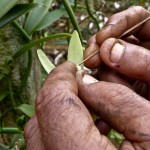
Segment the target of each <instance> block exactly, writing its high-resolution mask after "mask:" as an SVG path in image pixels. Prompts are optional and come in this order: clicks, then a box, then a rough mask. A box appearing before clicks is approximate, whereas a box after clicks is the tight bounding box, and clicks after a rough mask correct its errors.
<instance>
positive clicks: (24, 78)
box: [13, 21, 32, 95]
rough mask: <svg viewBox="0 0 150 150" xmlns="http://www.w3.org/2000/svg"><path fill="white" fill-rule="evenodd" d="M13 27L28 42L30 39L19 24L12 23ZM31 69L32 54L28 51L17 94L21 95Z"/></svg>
mask: <svg viewBox="0 0 150 150" xmlns="http://www.w3.org/2000/svg"><path fill="white" fill-rule="evenodd" d="M13 23H14V25H15V26H16V27H17V28H18V30H19V31H20V32H21V33H22V35H23V37H24V38H25V39H26V40H27V41H28V42H30V41H31V38H30V37H29V35H28V34H27V32H26V31H25V30H24V29H23V28H22V27H21V26H20V24H19V23H18V22H17V21H14V22H13ZM31 67H32V52H31V50H30V51H28V64H27V68H26V70H25V74H24V76H23V79H22V80H21V84H20V88H19V90H18V94H19V95H21V93H22V92H23V89H24V88H25V86H26V83H27V80H28V77H29V74H30V71H31Z"/></svg>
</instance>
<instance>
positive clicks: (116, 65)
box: [79, 6, 150, 150]
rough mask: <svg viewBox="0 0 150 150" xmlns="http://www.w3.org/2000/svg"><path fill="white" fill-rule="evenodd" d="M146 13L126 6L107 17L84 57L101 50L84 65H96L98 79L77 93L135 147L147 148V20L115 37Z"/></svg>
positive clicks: (149, 78) (149, 131)
mask: <svg viewBox="0 0 150 150" xmlns="http://www.w3.org/2000/svg"><path fill="white" fill-rule="evenodd" d="M149 16H150V12H148V11H147V10H145V9H144V8H142V7H139V6H136V7H132V8H129V9H127V10H125V11H123V12H120V13H118V14H115V15H113V16H112V17H110V18H109V19H108V22H107V23H106V25H105V27H104V29H103V30H102V31H100V32H98V33H97V34H96V35H94V36H93V37H91V39H90V40H89V43H88V47H87V48H86V51H85V58H86V57H88V56H89V55H90V54H92V53H94V52H95V51H97V50H100V52H99V54H97V55H95V56H94V57H92V58H91V59H89V60H88V61H86V62H85V65H86V66H87V67H89V68H98V70H99V79H100V80H101V82H98V83H95V84H91V85H87V86H86V87H85V85H84V86H82V91H84V88H85V89H86V95H84V93H82V94H81V95H80V97H81V99H82V101H83V102H84V103H86V105H88V106H90V107H92V108H93V110H96V112H97V113H98V114H99V115H100V117H101V118H102V119H103V121H104V122H106V123H108V124H109V125H111V126H112V127H113V128H115V129H116V130H117V131H119V132H120V133H123V134H124V136H125V138H126V140H128V144H129V143H130V142H131V143H132V144H131V143H130V144H131V145H130V146H131V147H132V148H131V149H136V150H140V149H150V123H149V119H150V115H149V109H150V102H149V101H148V100H150V51H149V49H150V28H149V26H150V20H149V21H147V22H146V23H145V24H143V25H141V26H140V27H138V28H137V29H135V30H134V31H132V33H130V34H129V35H128V36H127V37H125V38H123V39H122V40H120V39H117V37H119V36H120V35H122V33H123V32H125V31H126V30H127V29H129V28H131V27H132V26H134V25H135V24H137V23H139V22H141V21H142V20H144V19H146V18H147V17H149ZM102 81H103V82H102ZM104 81H105V82H104ZM106 81H107V82H106ZM108 82H111V83H108ZM123 85H124V86H123ZM83 87H84V88H83ZM127 87H128V88H127ZM94 88H95V89H96V90H94ZM87 89H88V90H87ZM92 89H93V90H92ZM130 89H131V90H130ZM79 91H80V90H79ZM105 91H106V92H105ZM134 92H135V93H137V94H138V95H137V94H135V93H134ZM87 93H88V94H87ZM90 93H95V95H94V94H93V95H92V97H90ZM139 95H140V96H139ZM87 97H88V99H87ZM96 106H97V109H96ZM129 141H130V142H129ZM125 142H127V141H125ZM123 146H125V145H124V144H122V147H123ZM126 146H127V145H126Z"/></svg>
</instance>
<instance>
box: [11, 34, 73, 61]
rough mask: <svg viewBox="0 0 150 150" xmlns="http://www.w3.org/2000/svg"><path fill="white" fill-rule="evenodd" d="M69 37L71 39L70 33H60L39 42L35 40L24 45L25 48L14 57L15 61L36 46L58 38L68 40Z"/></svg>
mask: <svg viewBox="0 0 150 150" xmlns="http://www.w3.org/2000/svg"><path fill="white" fill-rule="evenodd" d="M67 37H69V38H70V37H71V34H69V33H58V34H52V35H50V36H48V37H45V38H42V39H39V40H35V41H32V42H30V43H28V44H26V45H24V47H22V48H21V49H20V50H19V51H18V52H16V53H15V54H14V56H13V58H14V59H16V58H18V57H19V56H21V55H22V54H24V53H25V52H27V51H29V50H30V49H31V48H32V47H33V46H35V45H39V44H40V43H43V42H45V41H48V40H52V39H56V38H67Z"/></svg>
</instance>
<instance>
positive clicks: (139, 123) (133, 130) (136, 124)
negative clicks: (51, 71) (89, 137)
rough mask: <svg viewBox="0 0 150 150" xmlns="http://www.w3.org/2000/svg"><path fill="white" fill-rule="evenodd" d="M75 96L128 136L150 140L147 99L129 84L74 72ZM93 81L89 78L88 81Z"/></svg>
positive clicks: (140, 140)
mask: <svg viewBox="0 0 150 150" xmlns="http://www.w3.org/2000/svg"><path fill="white" fill-rule="evenodd" d="M77 81H78V87H79V97H80V98H81V99H82V101H83V102H84V103H85V105H87V106H88V107H90V108H91V109H92V110H93V111H95V112H96V113H97V114H98V115H100V117H101V119H102V120H104V121H105V122H106V123H107V124H109V125H110V126H112V127H113V128H114V129H116V130H117V131H119V132H120V133H123V134H124V136H125V137H126V138H127V139H128V140H132V141H134V140H136V141H138V142H143V141H147V140H148V141H150V130H149V129H150V123H149V120H150V103H149V102H148V101H147V100H145V99H144V98H142V97H140V96H138V95H137V94H136V93H134V92H133V91H132V90H130V89H129V88H127V87H125V86H123V85H120V84H115V83H108V82H102V81H100V82H98V81H97V80H95V79H94V78H93V77H91V76H89V75H84V74H83V73H82V72H78V74H77ZM92 81H93V82H92Z"/></svg>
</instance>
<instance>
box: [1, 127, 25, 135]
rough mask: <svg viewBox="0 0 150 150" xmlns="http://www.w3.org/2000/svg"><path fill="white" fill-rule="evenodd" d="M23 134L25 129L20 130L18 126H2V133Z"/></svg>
mask: <svg viewBox="0 0 150 150" xmlns="http://www.w3.org/2000/svg"><path fill="white" fill-rule="evenodd" d="M2 133H3V134H4V133H5V134H8V133H9V134H23V131H20V130H19V129H18V128H11V127H10V128H9V127H6V128H5V127H3V128H0V134H2Z"/></svg>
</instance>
